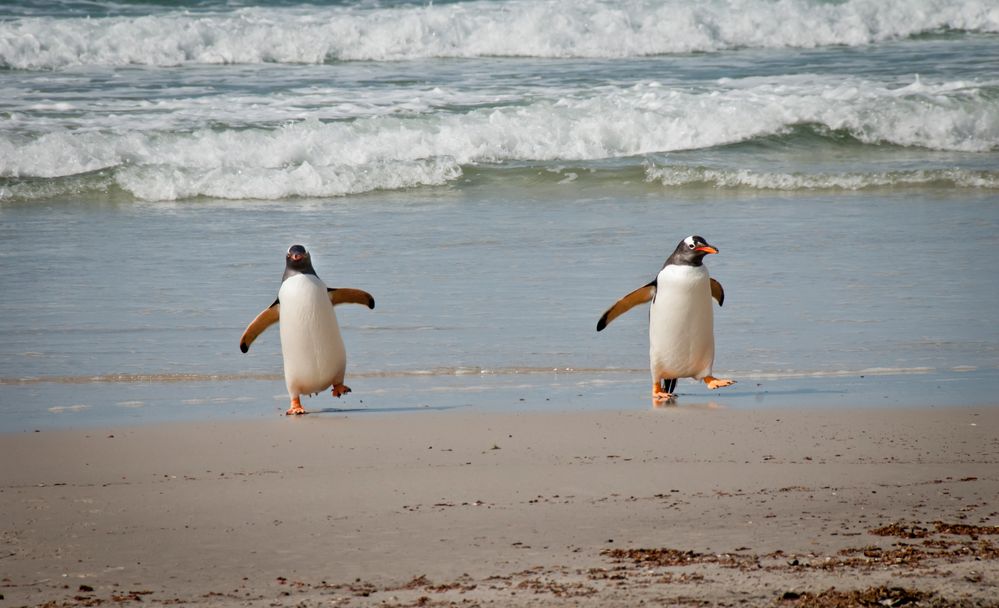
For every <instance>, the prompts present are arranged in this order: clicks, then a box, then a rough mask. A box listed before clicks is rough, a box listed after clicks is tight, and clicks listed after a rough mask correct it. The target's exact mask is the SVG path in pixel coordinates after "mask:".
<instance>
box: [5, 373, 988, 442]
mask: <svg viewBox="0 0 999 608" xmlns="http://www.w3.org/2000/svg"><path fill="white" fill-rule="evenodd" d="M183 377H184V378H187V376H183ZM736 377H737V379H738V382H737V384H735V385H734V386H731V387H726V388H723V389H720V390H717V391H708V390H707V389H705V388H704V387H703V386H702V385H700V383H695V382H693V381H683V382H681V383H680V384H679V385H678V392H679V394H680V399H679V407H681V408H683V407H717V408H723V409H729V410H757V409H759V410H764V411H766V410H774V411H778V410H779V411H783V410H795V409H807V410H820V409H836V408H841V407H843V404H849V406H851V407H856V408H870V409H886V408H887V409H891V408H899V407H921V408H932V407H940V408H953V407H967V406H980V405H987V404H989V403H991V402H993V401H994V398H993V395H991V394H990V393H989V387H990V386H993V385H994V384H995V382H997V381H999V369H992V368H987V369H933V370H927V371H921V372H919V373H915V372H911V373H892V374H884V375H880V374H879V372H878V370H857V371H852V372H842V373H838V372H837V373H832V372H829V373H823V375H820V376H816V375H815V374H803V375H800V376H787V375H784V376H781V377H777V378H771V377H769V376H768V375H766V374H759V373H758V374H755V375H754V374H742V375H738V376H736ZM81 378H82V377H81ZM145 378H146V376H139V377H138V379H137V380H135V381H125V382H111V381H95V382H73V383H62V382H47V381H35V380H30V381H26V382H23V383H19V384H14V383H8V384H2V383H0V394H2V395H3V396H4V404H5V407H4V408H3V409H4V411H3V415H2V416H0V437H2V436H3V435H4V434H7V433H21V432H33V431H35V430H41V431H48V430H56V429H73V428H78V429H93V428H101V427H108V428H110V427H118V426H126V427H127V426H135V425H141V426H150V425H157V424H172V423H177V422H184V421H186V422H191V423H197V422H202V421H204V420H212V421H215V422H226V423H229V422H233V421H236V420H240V421H242V420H257V421H261V420H268V419H272V418H274V417H276V416H279V415H281V414H283V413H284V411H285V410H286V409H287V406H288V398H287V395H286V393H285V392H284V390H283V389H284V386H283V382H282V381H281V379H280V377H279V376H266V377H262V378H259V379H257V378H255V377H250V378H247V377H243V376H238V377H230V376H226V375H207V376H195V377H194V379H193V380H184V381H179V380H178V381H173V380H171V381H165V382H155V381H146V380H145ZM171 378H173V376H171ZM202 378H216V379H215V380H204V381H202ZM647 378H648V372H647V371H645V370H600V369H589V368H579V369H578V370H576V369H573V370H572V371H565V370H558V369H553V370H550V371H542V370H541V369H539V368H530V370H529V371H528V372H524V373H506V372H502V373H501V372H498V371H496V370H489V373H468V374H465V373H456V374H419V373H406V374H400V375H381V374H372V373H364V372H358V373H355V374H352V375H350V376H348V384H350V385H351V388H353V389H354V392H352V393H351V394H350V395H348V396H347V397H345V398H344V399H339V400H338V399H333V398H331V397H330V396H329V395H328V394H325V393H324V394H322V395H319V396H316V397H312V398H308V399H306V400H305V401H304V402H303V403H304V405H305V407H306V408H307V409H310V410H312V411H318V412H322V413H323V415H337V414H351V415H361V414H363V415H373V414H378V415H383V414H389V415H394V414H398V413H406V412H432V411H453V412H462V411H472V412H475V411H479V412H488V413H500V414H502V413H530V412H544V413H555V412H561V411H588V412H595V411H622V412H637V411H643V410H645V409H647V408H648V407H649V397H648V392H647V391H648V389H647V387H646V384H647Z"/></svg>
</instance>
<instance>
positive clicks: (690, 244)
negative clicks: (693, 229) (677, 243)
mask: <svg viewBox="0 0 999 608" xmlns="http://www.w3.org/2000/svg"><path fill="white" fill-rule="evenodd" d="M683 242H684V243H686V244H687V247H693V246H694V237H693V236H688V237H687V238H685V239H683Z"/></svg>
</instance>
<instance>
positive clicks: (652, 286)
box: [597, 235, 735, 405]
mask: <svg viewBox="0 0 999 608" xmlns="http://www.w3.org/2000/svg"><path fill="white" fill-rule="evenodd" d="M709 253H718V250H717V249H715V248H714V247H712V246H711V245H709V244H708V243H707V241H705V240H704V239H703V238H701V237H699V236H697V235H693V236H688V237H687V238H685V239H683V240H682V241H680V244H679V245H677V246H676V249H675V250H674V251H673V253H672V255H670V256H669V258H667V259H666V263H665V264H664V265H663V268H662V270H660V271H659V274H658V275H657V276H656V278H655V279H653V280H652V281H650V282H649V283H648V284H647V285H644V286H642V287H639V288H638V289H636V290H635V291H633V292H631V293H629V294H628V295H626V296H624V297H623V298H621V299H620V300H618V301H617V303H616V304H614V306H611V307H610V309H608V310H607V312H605V313H604V315H603V316H602V317H600V321H598V322H597V331H601V330H602V329H603V328H605V327H607V324H608V323H610V322H611V321H613V320H614V319H616V318H617V317H619V316H621V315H622V314H624V313H625V312H627V311H628V310H630V309H631V308H633V307H635V306H638V305H639V304H644V303H645V302H648V301H649V300H652V307H651V310H650V311H649V360H650V367H651V368H652V404H653V405H660V404H665V403H671V402H673V401H675V399H676V397H675V395H674V394H673V390H674V389H675V388H676V380H677V378H696V379H697V380H702V381H703V382H704V384H706V385H707V386H708V388H709V389H716V388H720V387H722V386H729V385H730V384H734V383H735V381H734V380H725V379H721V378H715V377H714V376H712V375H711V366H712V365H713V364H714V360H715V335H714V313H713V311H712V310H711V298H712V297H713V298H714V299H715V300H718V305H719V306H721V305H722V303H723V302H724V301H725V292H724V291H723V290H722V286H721V284H720V283H719V282H718V281H716V280H714V279H712V278H711V277H710V276H709V275H708V269H707V267H705V266H704V263H703V259H704V256H706V255H707V254H709Z"/></svg>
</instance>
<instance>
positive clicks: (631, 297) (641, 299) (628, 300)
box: [597, 280, 656, 331]
mask: <svg viewBox="0 0 999 608" xmlns="http://www.w3.org/2000/svg"><path fill="white" fill-rule="evenodd" d="M655 295H656V282H655V280H652V281H650V282H649V283H648V284H647V285H643V286H641V287H639V288H638V289H636V290H635V291H633V292H631V293H629V294H628V295H626V296H624V297H623V298H621V299H620V300H618V301H617V302H615V303H614V306H611V307H610V308H608V309H607V312H605V313H604V315H603V316H602V317H600V320H599V321H597V331H602V330H603V328H605V327H607V326H608V325H609V324H610V322H611V321H613V320H614V319H616V318H618V317H620V316H621V315H623V314H624V313H626V312H628V311H629V310H631V309H632V308H634V307H636V306H638V305H639V304H644V303H646V302H648V301H649V300H651V299H652V298H654V297H655Z"/></svg>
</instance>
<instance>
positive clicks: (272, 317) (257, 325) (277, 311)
mask: <svg viewBox="0 0 999 608" xmlns="http://www.w3.org/2000/svg"><path fill="white" fill-rule="evenodd" d="M280 316H281V302H280V301H278V300H274V303H273V304H271V305H270V306H268V307H267V308H265V309H264V312H262V313H260V314H259V315H257V318H256V319H254V320H253V321H250V324H249V325H247V326H246V331H244V332H243V336H242V337H241V338H240V339H239V350H241V351H243V352H244V353H245V352H246V351H248V350H250V345H251V344H253V341H254V340H256V339H257V336H259V335H260V334H262V333H263V332H264V330H265V329H267V328H268V327H270V326H271V325H274V324H275V323H277V322H278V318H279V317H280Z"/></svg>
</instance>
